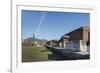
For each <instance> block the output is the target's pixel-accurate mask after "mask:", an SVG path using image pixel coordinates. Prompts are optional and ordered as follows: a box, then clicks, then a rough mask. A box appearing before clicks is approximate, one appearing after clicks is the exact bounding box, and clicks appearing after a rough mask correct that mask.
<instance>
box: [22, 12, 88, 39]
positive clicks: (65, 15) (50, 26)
mask: <svg viewBox="0 0 100 73" xmlns="http://www.w3.org/2000/svg"><path fill="white" fill-rule="evenodd" d="M89 25H90V14H89V13H75V12H50V11H49V12H47V11H33V10H22V38H23V39H25V38H29V37H32V35H33V33H34V35H35V37H36V38H38V39H47V40H52V39H60V37H61V36H62V35H64V34H66V33H68V32H70V31H72V30H74V29H76V28H79V27H81V26H89Z"/></svg>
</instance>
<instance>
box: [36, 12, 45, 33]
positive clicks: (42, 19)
mask: <svg viewBox="0 0 100 73" xmlns="http://www.w3.org/2000/svg"><path fill="white" fill-rule="evenodd" d="M45 17H46V12H42V15H41V18H40V20H39V24H38V26H37V29H36V32H35V35H37V34H38V33H39V31H40V28H41V26H42V23H43V21H44V19H45Z"/></svg>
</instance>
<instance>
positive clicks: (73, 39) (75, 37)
mask: <svg viewBox="0 0 100 73" xmlns="http://www.w3.org/2000/svg"><path fill="white" fill-rule="evenodd" d="M59 47H62V48H67V49H70V50H73V51H76V52H80V51H82V52H89V51H90V48H89V47H90V29H89V27H80V28H78V29H75V30H73V31H72V32H69V33H67V34H65V35H63V36H62V38H61V39H60V40H59Z"/></svg>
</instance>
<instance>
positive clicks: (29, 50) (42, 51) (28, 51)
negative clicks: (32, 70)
mask: <svg viewBox="0 0 100 73" xmlns="http://www.w3.org/2000/svg"><path fill="white" fill-rule="evenodd" d="M49 52H50V51H49V50H48V49H47V48H45V47H32V46H23V47H22V62H36V61H48V53H49Z"/></svg>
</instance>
